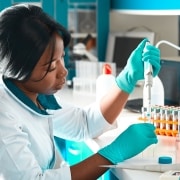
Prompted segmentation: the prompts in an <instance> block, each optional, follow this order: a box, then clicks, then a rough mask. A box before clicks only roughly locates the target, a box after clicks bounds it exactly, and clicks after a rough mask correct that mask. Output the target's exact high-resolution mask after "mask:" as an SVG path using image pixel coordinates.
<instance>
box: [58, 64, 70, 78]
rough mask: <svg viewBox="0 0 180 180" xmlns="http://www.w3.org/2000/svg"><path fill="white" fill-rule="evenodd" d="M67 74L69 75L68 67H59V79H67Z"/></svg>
mask: <svg viewBox="0 0 180 180" xmlns="http://www.w3.org/2000/svg"><path fill="white" fill-rule="evenodd" d="M67 74H68V70H67V69H66V67H65V66H63V65H62V64H61V65H59V68H58V72H57V78H62V77H66V76H67Z"/></svg>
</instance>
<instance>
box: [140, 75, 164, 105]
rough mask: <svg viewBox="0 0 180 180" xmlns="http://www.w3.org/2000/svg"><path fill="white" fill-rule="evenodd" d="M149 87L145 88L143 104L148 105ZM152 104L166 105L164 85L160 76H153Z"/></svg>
mask: <svg viewBox="0 0 180 180" xmlns="http://www.w3.org/2000/svg"><path fill="white" fill-rule="evenodd" d="M146 96H147V88H146V87H145V86H144V88H143V106H144V107H146V104H147V103H146ZM151 105H162V106H163V105H164V86H163V84H162V81H161V80H160V78H159V77H158V76H156V77H154V78H153V84H152V88H151Z"/></svg>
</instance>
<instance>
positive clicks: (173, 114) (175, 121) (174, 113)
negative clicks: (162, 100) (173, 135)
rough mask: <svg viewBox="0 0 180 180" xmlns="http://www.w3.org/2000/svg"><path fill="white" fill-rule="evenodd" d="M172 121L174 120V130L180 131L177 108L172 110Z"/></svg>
mask: <svg viewBox="0 0 180 180" xmlns="http://www.w3.org/2000/svg"><path fill="white" fill-rule="evenodd" d="M172 120H173V127H172V130H173V131H176V130H178V110H177V108H175V109H173V110H172Z"/></svg>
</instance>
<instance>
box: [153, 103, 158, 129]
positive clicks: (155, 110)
mask: <svg viewBox="0 0 180 180" xmlns="http://www.w3.org/2000/svg"><path fill="white" fill-rule="evenodd" d="M153 120H154V125H155V127H156V128H158V129H159V128H160V123H159V120H160V108H159V106H154V107H153Z"/></svg>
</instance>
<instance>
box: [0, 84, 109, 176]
mask: <svg viewBox="0 0 180 180" xmlns="http://www.w3.org/2000/svg"><path fill="white" fill-rule="evenodd" d="M21 93H22V92H19V91H18V92H15V91H13V93H12V89H11V88H9V87H8V88H7V86H6V85H5V84H4V83H3V82H2V83H1V84H0V176H1V175H3V177H4V179H5V180H6V179H7V180H14V179H16V180H27V179H28V180H31V179H32V180H35V179H41V180H42V179H43V180H47V179H48V180H49V179H53V180H56V179H57V180H61V179H63V180H64V179H65V180H69V179H71V173H70V168H69V166H68V165H67V164H66V163H64V161H63V159H62V158H61V157H60V158H61V164H60V165H59V168H57V169H54V165H55V163H56V156H57V153H55V152H56V151H55V146H54V140H53V136H54V135H55V136H57V137H61V138H64V139H70V140H75V141H76V140H78V141H79V140H85V139H87V138H93V137H97V136H98V135H100V134H102V133H103V132H104V131H105V130H107V129H109V128H111V127H112V126H111V125H110V124H108V123H107V121H106V120H105V119H104V118H103V116H102V114H101V112H100V109H99V106H98V105H97V104H93V105H91V106H89V107H87V108H85V109H80V108H77V107H72V106H71V107H70V106H62V108H61V109H58V110H47V112H48V114H47V115H43V114H41V113H39V112H36V111H35V110H34V109H32V108H31V105H29V106H28V104H24V102H22V101H21V100H19V98H17V95H19V94H20V95H21ZM23 96H24V95H23V93H22V97H23ZM24 99H26V98H25V97H24ZM23 101H25V100H23Z"/></svg>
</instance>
